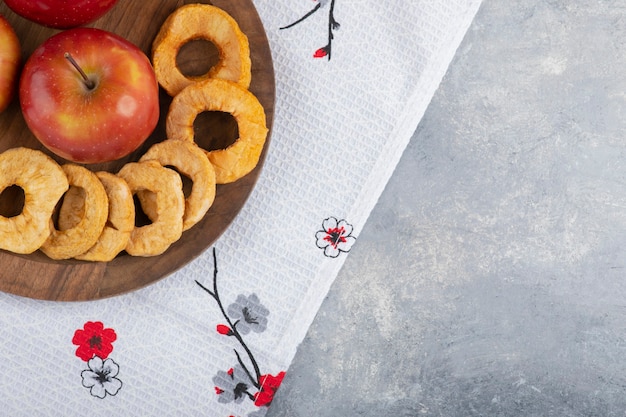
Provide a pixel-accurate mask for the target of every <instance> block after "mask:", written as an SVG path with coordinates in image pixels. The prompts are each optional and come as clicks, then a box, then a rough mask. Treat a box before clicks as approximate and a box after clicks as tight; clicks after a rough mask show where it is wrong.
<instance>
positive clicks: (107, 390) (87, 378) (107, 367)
mask: <svg viewBox="0 0 626 417" xmlns="http://www.w3.org/2000/svg"><path fill="white" fill-rule="evenodd" d="M87 366H88V367H89V369H86V370H84V371H83V372H81V374H80V375H81V377H82V378H83V386H84V387H85V388H89V392H90V393H91V395H93V396H94V397H98V398H104V397H106V395H107V394H109V395H115V394H117V392H118V391H119V390H120V388H122V381H120V380H119V379H117V378H116V376H117V374H118V373H119V371H120V367H119V366H118V365H117V364H116V363H115V362H114V361H113V359H107V360H105V361H102V358H99V357H98V356H94V357H93V358H91V359H89V361H88V362H87Z"/></svg>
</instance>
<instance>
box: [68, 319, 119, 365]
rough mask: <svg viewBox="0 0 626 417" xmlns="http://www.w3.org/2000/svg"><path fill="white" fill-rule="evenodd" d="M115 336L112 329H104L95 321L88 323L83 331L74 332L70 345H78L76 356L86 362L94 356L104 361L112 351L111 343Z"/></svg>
mask: <svg viewBox="0 0 626 417" xmlns="http://www.w3.org/2000/svg"><path fill="white" fill-rule="evenodd" d="M116 338H117V335H116V334H115V331H114V330H113V329H105V328H104V325H103V324H102V323H101V322H99V321H97V322H91V321H88V322H87V323H85V325H84V327H83V329H79V330H76V332H74V337H73V338H72V343H73V344H75V345H78V349H76V356H78V357H79V358H81V359H82V360H84V361H88V360H89V359H91V358H92V357H93V356H94V355H97V356H99V357H101V358H102V359H106V358H107V356H109V353H111V351H112V350H113V345H112V343H113V342H115V339H116Z"/></svg>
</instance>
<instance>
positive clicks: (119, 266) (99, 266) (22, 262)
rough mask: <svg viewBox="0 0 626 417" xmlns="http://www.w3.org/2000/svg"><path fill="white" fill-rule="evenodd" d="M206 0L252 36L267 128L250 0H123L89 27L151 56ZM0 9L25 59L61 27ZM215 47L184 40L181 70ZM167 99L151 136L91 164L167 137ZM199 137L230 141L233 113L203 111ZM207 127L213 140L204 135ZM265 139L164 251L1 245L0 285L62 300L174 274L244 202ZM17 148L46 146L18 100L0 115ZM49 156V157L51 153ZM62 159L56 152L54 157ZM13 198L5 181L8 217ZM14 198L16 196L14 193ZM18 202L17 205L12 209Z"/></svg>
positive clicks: (1, 201) (193, 67)
mask: <svg viewBox="0 0 626 417" xmlns="http://www.w3.org/2000/svg"><path fill="white" fill-rule="evenodd" d="M192 2H194V3H211V4H213V5H214V6H217V7H220V8H222V9H224V10H225V11H227V12H228V13H229V14H230V15H231V16H233V17H234V18H235V20H236V21H237V22H238V23H239V25H240V27H241V29H242V30H243V32H244V33H245V34H246V35H247V36H248V39H249V41H250V50H251V58H252V84H251V86H250V90H251V91H252V92H253V93H254V94H255V95H256V96H257V97H258V98H259V101H260V102H261V104H262V105H263V106H264V108H265V111H266V114H267V126H268V128H269V129H270V132H271V128H272V122H273V115H274V93H275V84H274V69H273V65H272V58H271V53H270V49H269V45H268V42H267V38H266V34H265V31H264V29H263V25H262V23H261V20H260V19H259V16H258V15H257V12H256V9H255V8H254V5H253V3H252V1H251V0H213V1H211V2H208V1H181V0H142V1H139V0H135V1H128V0H121V1H119V2H118V4H117V5H116V6H115V7H114V8H113V9H112V10H111V11H110V12H109V13H108V14H106V15H105V16H104V17H102V18H100V19H99V20H97V21H96V22H94V23H92V24H90V25H88V26H92V27H98V28H101V29H106V30H109V31H111V32H115V33H117V34H119V35H121V36H123V37H125V38H126V39H128V40H130V41H131V42H133V43H135V44H136V45H138V46H139V47H140V48H141V49H143V51H144V52H145V53H146V54H147V55H148V56H150V55H149V53H150V47H151V43H152V40H153V39H154V37H155V36H156V34H157V32H158V30H159V28H160V26H161V24H162V23H163V22H164V20H165V18H166V17H167V16H168V15H169V14H170V13H171V12H172V11H173V10H174V9H175V8H177V7H179V6H181V5H183V4H185V3H192ZM0 13H1V14H3V15H4V16H5V17H6V18H7V19H8V20H9V21H10V22H11V24H12V25H13V27H14V28H15V30H16V32H17V34H18V37H19V38H20V42H21V45H22V50H23V58H24V59H26V58H27V57H28V56H29V55H30V54H31V53H32V51H33V50H34V49H35V48H36V47H37V46H38V45H40V44H41V43H42V42H43V41H44V40H45V39H47V38H48V37H50V36H51V35H52V34H54V33H56V32H58V31H56V30H52V29H48V28H44V27H42V26H39V25H36V24H33V23H30V22H29V21H27V20H25V19H23V18H21V17H19V16H17V15H16V14H14V13H13V12H12V11H10V10H9V9H8V8H7V7H6V6H5V5H4V3H2V4H0ZM207 54H215V49H214V47H212V46H211V45H210V44H209V43H207V42H199V41H193V42H190V43H188V44H187V45H186V46H185V47H184V48H183V49H182V50H181V52H180V54H179V56H178V60H179V66H180V67H181V69H183V71H184V72H185V73H188V74H194V73H195V74H198V73H202V71H203V70H206V69H208V68H209V67H210V65H211V62H215V59H211V58H207ZM170 101H171V99H170V98H169V97H168V96H167V95H166V94H165V93H164V92H162V93H161V120H160V122H159V125H158V126H157V129H156V130H155V132H154V133H153V134H152V136H151V137H150V138H149V139H148V140H147V141H146V143H145V144H144V145H143V147H142V148H141V149H139V150H138V151H136V152H135V153H133V154H132V155H130V156H129V157H128V158H125V159H123V160H120V161H115V162H112V163H108V164H99V165H88V166H87V167H88V168H90V169H92V170H94V171H95V170H99V169H106V170H108V171H110V172H117V171H118V170H119V168H120V167H121V166H122V165H123V164H124V163H126V162H128V161H130V160H137V159H138V158H139V156H140V155H141V154H143V152H145V150H146V149H147V148H148V147H149V146H150V145H151V144H153V143H155V142H159V141H161V140H163V139H165V126H164V118H165V114H166V112H167V108H168V107H169V103H170ZM194 127H195V129H196V132H197V134H198V136H197V137H200V136H202V137H203V138H205V139H203V140H198V141H199V142H200V144H201V146H203V147H204V148H205V149H216V148H219V147H223V146H224V144H226V143H228V142H232V141H233V140H234V136H235V135H236V129H237V125H236V123H235V122H234V120H233V119H232V117H231V116H230V115H226V116H225V115H224V114H220V113H213V114H208V113H202V114H200V115H199V116H198V118H197V119H196V122H195V124H194ZM207 132H212V134H211V137H212V138H211V139H206V138H207V137H208V135H209V133H207ZM269 137H270V136H269V134H268V140H267V142H266V145H265V149H264V151H263V154H262V156H261V161H260V162H259V165H258V166H257V167H256V169H255V170H254V171H253V172H252V173H250V174H248V175H247V176H245V177H244V178H242V179H240V180H239V181H237V182H235V183H232V184H228V185H221V186H218V188H217V195H216V198H215V203H214V205H213V206H212V207H211V209H210V210H209V212H208V213H207V215H206V216H205V218H204V219H203V221H201V222H200V223H198V224H197V225H195V226H194V227H193V228H191V229H190V230H188V231H186V232H184V233H183V236H182V237H181V239H180V240H179V241H178V242H176V243H175V244H174V245H172V246H171V247H170V248H169V250H168V251H167V252H165V253H164V254H163V255H160V256H155V257H149V258H141V257H132V256H129V255H126V254H124V253H122V254H120V255H119V256H118V257H117V258H115V259H114V260H113V261H111V262H108V263H102V262H98V263H94V262H81V261H75V260H68V261H52V260H50V259H49V258H47V257H46V256H45V255H44V254H43V253H41V252H40V251H37V252H35V253H33V254H30V255H16V254H12V253H9V252H5V251H0V265H1V266H0V291H4V292H8V293H12V294H17V295H20V296H25V297H30V298H36V299H46V300H59V301H84V300H94V299H100V298H105V297H111V296H114V295H118V294H122V293H126V292H129V291H132V290H135V289H138V288H142V287H144V286H146V285H149V284H151V283H154V282H155V281H157V280H159V279H161V278H163V277H165V276H167V275H169V274H171V273H172V272H174V271H175V270H177V269H179V268H181V267H182V266H184V265H185V264H187V263H188V262H189V261H191V260H192V259H194V258H195V257H196V256H198V255H199V254H200V253H202V252H203V251H204V250H205V249H206V248H207V247H209V246H210V245H211V244H213V243H214V242H215V240H216V239H217V238H218V237H219V236H220V235H221V234H222V233H223V232H224V231H225V230H226V229H227V228H228V226H229V225H230V223H231V222H232V221H233V219H234V218H235V217H236V216H237V214H238V212H239V211H240V209H241V208H242V207H243V205H244V204H245V202H246V199H247V198H248V196H249V194H250V193H251V191H252V189H253V187H254V185H255V182H256V180H257V178H258V176H259V171H260V169H261V167H262V164H263V161H264V159H265V154H266V152H267V147H268V144H269ZM16 146H26V147H30V148H35V149H40V150H43V151H44V152H46V153H48V154H49V155H51V156H53V155H52V154H50V152H48V151H46V150H45V149H44V148H43V147H42V146H41V144H40V143H39V142H38V141H37V140H36V139H35V137H34V136H33V135H32V134H31V133H30V131H29V130H28V128H27V127H26V125H25V123H24V119H23V117H22V115H21V113H20V109H19V103H18V100H17V99H16V100H14V102H13V103H12V105H11V107H9V109H8V110H7V111H6V112H4V113H2V114H0V152H1V151H4V150H6V149H8V148H12V147H16ZM53 157H54V156H53ZM54 158H55V159H56V160H57V161H58V162H60V163H64V162H67V161H64V160H62V159H60V158H57V157H54ZM16 197H19V190H17V192H16V191H15V187H10V188H8V189H7V190H5V191H4V192H3V193H2V194H0V212H2V214H5V215H11V214H10V213H11V211H15V210H19V209H20V207H21V206H17V205H18V204H19V203H18V202H16ZM17 199H18V200H19V198H17ZM16 206H17V207H16Z"/></svg>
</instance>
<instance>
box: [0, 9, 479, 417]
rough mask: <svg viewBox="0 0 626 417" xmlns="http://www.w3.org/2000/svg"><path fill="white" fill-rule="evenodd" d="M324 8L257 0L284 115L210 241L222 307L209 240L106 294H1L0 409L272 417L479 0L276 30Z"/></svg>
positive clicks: (337, 13)
mask: <svg viewBox="0 0 626 417" xmlns="http://www.w3.org/2000/svg"><path fill="white" fill-rule="evenodd" d="M317 4H318V3H317V2H315V1H314V2H312V1H311V0H275V1H269V0H255V5H256V7H257V10H258V13H259V15H260V16H261V19H262V21H263V24H264V27H265V30H266V32H267V35H268V38H269V42H270V47H271V50H272V54H273V59H274V66H275V72H276V110H275V120H274V127H273V133H272V139H271V146H270V149H269V152H268V157H267V161H266V164H265V167H264V169H263V171H262V174H261V177H260V179H259V181H258V183H257V186H256V188H255V189H254V191H253V193H252V195H251V197H250V198H249V200H248V202H247V203H246V205H245V207H244V208H243V210H242V212H241V213H240V214H239V216H238V217H237V218H236V220H235V221H234V223H233V224H232V225H231V227H230V228H229V229H228V230H227V231H226V232H225V234H224V235H223V236H222V237H221V238H220V239H219V240H218V241H217V242H216V244H215V245H214V248H215V252H216V256H217V266H218V268H219V269H218V273H217V286H218V291H219V300H220V301H221V303H222V306H223V308H224V313H222V311H221V310H220V308H219V304H218V302H217V297H213V296H212V295H211V294H209V292H207V291H205V290H204V289H202V288H201V287H200V286H199V285H198V284H197V283H196V280H197V281H198V282H200V283H201V284H202V285H204V286H205V287H206V288H207V289H208V290H209V291H213V267H214V265H213V251H212V249H213V248H211V249H210V250H207V251H206V252H205V253H204V254H203V255H202V256H200V257H199V258H198V259H196V260H195V261H193V262H192V263H191V264H189V265H188V266H186V267H185V268H183V269H181V270H180V271H178V272H176V273H174V274H172V275H171V276H169V277H166V278H164V279H163V280H161V281H159V282H158V283H156V284H154V285H152V286H149V287H147V288H144V289H142V290H139V291H135V292H132V293H130V294H126V295H123V296H118V297H114V298H110V299H105V300H100V301H93V302H81V303H56V302H47V301H37V300H31V299H26V298H21V297H17V296H13V295H7V294H0V312H1V314H0V337H1V338H2V340H3V343H2V344H0V357H1V358H2V361H0V372H1V373H2V375H3V378H2V379H1V380H0V397H1V398H2V401H1V402H2V404H3V411H2V413H1V414H3V415H10V416H29V417H31V416H38V415H44V416H48V415H62V416H84V415H90V416H111V415H127V416H130V415H135V416H166V415H167V416H176V415H181V416H200V415H202V416H230V415H233V416H244V415H248V416H262V415H263V414H264V413H265V411H266V409H267V407H265V406H263V405H262V403H263V402H266V401H268V400H269V399H271V393H272V391H273V388H272V387H273V386H275V385H277V384H278V381H279V379H280V378H279V376H280V375H281V374H280V373H281V372H283V371H287V372H288V367H289V364H290V362H291V360H292V358H293V356H294V354H295V351H296V349H297V347H298V344H299V343H300V342H301V341H302V339H303V338H304V336H305V334H306V332H307V329H308V327H309V325H310V323H311V321H312V320H313V318H314V316H315V314H316V312H317V310H318V307H319V305H320V304H321V302H322V300H323V298H324V296H325V295H326V293H327V291H328V289H329V287H330V285H331V283H332V282H333V280H334V279H335V277H336V275H337V273H338V271H339V269H340V268H341V266H342V264H343V261H344V260H345V257H346V256H348V253H349V249H350V247H351V245H352V244H354V241H355V238H356V241H357V242H358V233H359V230H360V229H361V228H362V227H363V225H364V223H365V222H366V219H367V217H368V215H369V213H370V211H371V209H372V208H373V206H374V205H375V203H376V201H377V199H378V197H379V195H380V193H381V192H382V190H383V188H384V186H385V184H386V182H387V180H388V178H389V177H390V175H391V174H392V172H393V170H394V168H395V165H396V163H397V161H398V160H399V158H400V156H401V154H402V152H403V150H404V148H405V146H406V144H407V142H408V140H409V138H410V137H411V135H412V133H413V132H414V130H415V128H416V127H417V124H418V122H419V120H420V119H421V117H422V115H423V113H424V111H425V109H426V107H427V106H428V103H429V101H430V99H431V98H432V96H433V94H434V92H435V90H436V88H437V86H438V85H439V82H440V81H441V79H442V77H443V76H444V74H445V71H446V69H447V67H448V65H449V63H450V61H451V59H452V57H453V56H454V53H455V51H456V48H457V47H458V45H459V43H460V41H461V39H462V37H463V36H464V34H465V32H466V30H467V28H468V26H469V24H470V22H471V20H472V18H473V16H474V14H475V13H476V11H477V9H478V7H479V5H480V0H434V1H433V0H415V1H406V0H390V1H384V2H382V1H376V0H358V1H357V0H336V1H333V2H331V1H321V0H320V2H319V4H320V7H319V9H318V10H317V11H316V12H315V13H314V14H312V15H311V16H310V17H308V18H307V19H305V20H303V21H302V22H300V23H298V24H296V25H295V26H293V27H291V28H288V29H283V30H281V29H280V28H281V27H283V26H285V25H287V24H289V23H291V22H293V21H296V20H297V19H298V18H299V17H301V16H304V15H305V14H306V13H307V12H308V11H309V10H311V9H312V8H313V7H315V6H316V5H317ZM331 6H332V7H333V8H332V11H333V14H334V18H335V20H336V21H337V22H338V23H339V24H340V25H341V26H340V27H338V28H334V29H332V30H331V32H332V34H333V39H332V44H331V49H330V52H331V53H330V59H328V55H327V56H322V57H319V58H314V57H313V56H314V54H315V53H316V51H318V52H317V53H318V55H323V50H322V51H320V49H321V48H322V47H324V46H325V45H326V44H327V43H328V40H329V27H330V26H329V16H330V11H331ZM341 226H343V227H344V229H343V230H344V234H343V238H345V242H341V243H340V244H339V245H338V247H337V249H335V250H333V246H332V245H330V242H329V240H328V239H324V238H325V237H332V233H331V234H329V233H328V232H329V231H330V232H332V230H329V229H330V228H331V227H336V228H337V229H339V228H340V227H341ZM340 237H341V236H340ZM237 301H239V304H237ZM225 315H226V316H227V317H228V319H230V320H231V322H230V323H228V320H227V318H226V317H225ZM238 319H239V320H240V321H239V322H238V323H237V324H235V322H236V321H237V320H238ZM90 321H91V322H101V323H103V325H104V327H105V328H109V329H113V331H114V332H115V335H116V340H115V341H113V342H112V344H111V346H112V347H113V350H112V351H111V352H106V353H102V354H101V355H100V356H102V358H100V359H104V360H105V361H104V362H103V361H102V360H100V359H98V358H96V359H93V360H91V361H89V363H88V362H87V360H85V359H81V358H80V357H79V356H77V355H76V354H75V352H76V349H77V348H78V346H77V345H75V344H73V343H72V338H73V337H74V335H75V332H76V331H77V330H80V329H83V327H84V326H85V323H87V322H90ZM248 322H249V323H248ZM218 326H219V327H218ZM87 327H89V326H87ZM233 327H235V328H236V330H237V335H230V336H229V335H228V331H229V330H230V331H231V332H232V328H233ZM220 331H221V333H226V334H221V333H220ZM79 333H80V331H79ZM110 333H111V332H110V331H109V332H108V333H107V334H110ZM78 336H80V335H78ZM87 336H89V335H87ZM238 337H240V338H241V340H237V338H238ZM92 341H93V342H97V340H96V339H93V340H92ZM242 341H243V344H242V343H241V342H242ZM102 343H103V345H106V341H104V340H103V341H102ZM244 344H245V347H244ZM105 347H106V346H105ZM246 348H247V349H248V351H247V350H246ZM105 350H106V349H105ZM88 353H89V352H88ZM237 355H239V358H240V360H241V363H240V361H239V359H238V356H237ZM252 358H253V360H254V363H256V365H257V366H258V374H257V372H256V371H255V369H254V364H253V361H252ZM242 364H243V365H242ZM90 368H91V369H90ZM246 370H247V371H248V373H249V374H250V375H248V373H246ZM107 372H108V373H107ZM259 375H263V376H265V375H270V376H271V377H270V378H264V377H262V378H258V376H259ZM98 377H99V378H100V379H99V378H98ZM274 377H278V378H277V379H276V378H274ZM255 382H256V385H255ZM84 385H85V386H84ZM261 385H263V387H262V388H260V386H261ZM261 391H262V392H261ZM98 396H104V398H99V397H98ZM255 402H256V403H257V404H256V405H255ZM259 403H261V406H259Z"/></svg>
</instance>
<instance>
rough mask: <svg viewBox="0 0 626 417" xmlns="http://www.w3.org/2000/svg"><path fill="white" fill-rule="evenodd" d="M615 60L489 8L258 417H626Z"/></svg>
mask: <svg viewBox="0 0 626 417" xmlns="http://www.w3.org/2000/svg"><path fill="white" fill-rule="evenodd" d="M625 44H626V1H624V0H593V1H592V0H518V1H510V0H483V4H482V7H481V9H480V10H479V12H478V15H477V16H476V19H475V21H474V22H473V25H472V26H471V28H470V30H469V31H468V33H467V35H466V37H465V39H464V41H463V43H462V44H461V46H460V48H459V50H458V52H457V55H456V57H455V59H454V61H453V62H452V64H451V66H450V68H449V70H448V73H447V75H446V77H445V79H444V80H443V83H442V84H441V86H440V88H439V90H438V92H437V94H436V95H435V97H434V99H433V101H432V103H431V105H430V107H429V109H428V111H427V113H426V115H425V117H424V118H423V120H422V122H421V124H420V126H419V127H418V129H417V131H416V132H415V135H414V136H413V138H412V140H411V143H410V145H409V147H408V148H407V150H406V152H405V154H404V156H403V159H402V161H401V162H400V164H399V165H398V167H397V170H396V172H395V174H394V176H393V178H392V179H391V181H390V183H389V184H388V186H387V189H386V190H385V192H384V194H383V195H382V197H381V199H380V201H379V203H378V205H377V207H376V209H375V210H374V212H373V213H372V215H371V217H370V219H369V221H368V223H367V225H366V227H365V229H364V230H363V231H362V232H361V233H360V235H359V239H358V241H357V244H356V245H355V246H354V247H353V249H352V251H351V252H350V255H349V256H348V258H347V261H346V263H345V265H344V268H343V270H342V272H341V273H340V275H339V277H338V278H337V280H336V282H335V284H334V285H333V287H332V289H331V291H330V293H329V294H328V297H327V299H326V300H325V302H324V304H323V306H322V308H321V310H320V311H319V314H318V316H317V318H316V320H315V322H314V324H313V326H312V327H311V328H310V330H309V333H308V336H307V337H306V339H305V340H304V342H303V343H302V344H301V346H300V348H299V350H298V354H297V356H296V358H295V361H294V363H293V365H292V366H291V368H290V369H289V372H288V373H287V377H286V378H285V381H284V383H283V386H282V387H281V389H280V390H279V392H278V394H277V396H276V398H275V400H274V403H273V405H272V407H271V408H270V412H269V413H268V417H279V416H285V417H304V416H317V417H326V416H328V417H330V416H332V417H338V416H342V417H343V416H365V417H380V416H395V417H409V416H605V417H609V416H624V415H626V301H625V299H624V296H625V295H626V279H625V278H626V269H625V268H626V257H625V256H624V255H625V253H624V252H625V249H626V159H625V157H626V141H625V140H624V137H625V136H626V135H625V134H624V132H625V131H626V117H625V116H626V47H625Z"/></svg>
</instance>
